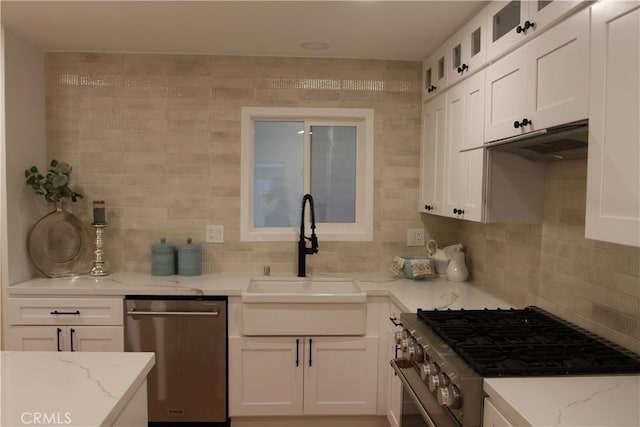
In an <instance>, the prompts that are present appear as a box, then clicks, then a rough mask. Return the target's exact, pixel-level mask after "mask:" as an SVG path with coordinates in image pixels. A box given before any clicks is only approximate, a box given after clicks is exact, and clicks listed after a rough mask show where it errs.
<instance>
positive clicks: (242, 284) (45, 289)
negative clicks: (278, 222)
mask: <svg viewBox="0 0 640 427" xmlns="http://www.w3.org/2000/svg"><path fill="white" fill-rule="evenodd" d="M252 277H256V276H252V275H246V274H224V273H218V274H215V273H214V274H204V275H201V276H166V277H160V276H151V275H149V274H145V273H124V272H123V273H114V274H112V275H109V276H104V277H91V276H78V277H72V278H57V279H46V278H39V279H33V280H29V281H26V282H22V283H19V284H16V285H12V286H9V295H10V296H12V297H16V296H30V295H31V296H33V295H49V296H124V295H227V296H230V297H234V296H240V295H241V294H242V292H243V291H244V290H245V289H246V288H247V285H248V283H249V280H251V278H252ZM277 277H279V276H270V279H276V278H277ZM281 277H285V278H291V277H293V276H281ZM314 277H321V278H336V279H345V278H347V279H354V280H356V282H357V283H358V285H359V286H360V288H361V289H362V290H363V291H364V292H366V293H367V295H369V296H387V297H389V298H390V299H391V300H392V301H393V302H394V303H395V304H396V305H397V306H398V307H399V308H400V309H401V310H403V311H405V312H415V311H416V310H417V309H418V308H424V309H433V308H452V309H456V308H469V309H471V308H485V307H487V308H496V307H512V304H509V303H508V302H507V301H504V300H502V299H500V298H497V297H495V296H493V295H491V294H489V293H487V292H486V291H483V290H482V289H479V288H477V287H475V286H473V285H471V284H470V283H464V282H449V281H447V280H446V279H445V278H435V279H433V280H426V281H414V280H408V279H404V278H401V277H398V276H394V275H392V274H385V273H377V274H356V275H352V276H347V275H316V276H314Z"/></svg>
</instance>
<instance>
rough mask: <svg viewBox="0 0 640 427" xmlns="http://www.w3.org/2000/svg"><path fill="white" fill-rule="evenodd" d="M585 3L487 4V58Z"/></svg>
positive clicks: (550, 0)
mask: <svg viewBox="0 0 640 427" xmlns="http://www.w3.org/2000/svg"><path fill="white" fill-rule="evenodd" d="M581 3H582V4H584V3H583V2H581V1H580V0H532V1H526V0H513V1H494V2H491V3H489V5H488V6H487V15H488V20H487V22H488V24H489V34H488V35H489V40H488V42H489V46H488V48H487V54H488V56H489V59H491V58H494V57H496V56H497V55H499V54H501V53H503V52H505V51H506V50H508V49H509V48H510V47H512V46H514V45H515V44H517V43H519V42H521V41H523V40H524V39H525V38H526V37H527V35H529V34H532V33H535V32H536V31H540V30H541V29H543V28H545V27H548V26H549V25H551V24H553V23H554V22H557V20H558V19H559V18H560V17H562V16H563V15H564V14H566V13H567V12H569V11H570V10H571V9H573V8H575V7H577V6H579V5H580V4H581Z"/></svg>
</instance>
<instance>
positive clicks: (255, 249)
mask: <svg viewBox="0 0 640 427" xmlns="http://www.w3.org/2000/svg"><path fill="white" fill-rule="evenodd" d="M45 64H46V102H47V150H48V153H47V155H48V157H49V158H50V159H51V158H56V159H58V160H64V161H66V162H68V163H70V164H71V165H72V166H73V173H72V184H73V186H74V187H77V189H78V190H79V191H80V192H81V193H83V194H84V195H85V198H84V199H83V200H82V201H81V202H80V203H79V204H77V205H74V206H72V207H71V210H72V211H74V213H76V214H77V215H79V216H80V217H81V218H83V219H84V220H85V221H86V222H87V223H89V222H91V201H92V200H96V199H99V200H105V201H106V204H107V216H108V218H107V220H108V222H109V227H108V228H107V230H106V234H105V236H106V242H105V252H106V257H107V259H108V260H109V261H110V263H111V270H112V271H139V272H149V271H150V247H151V245H152V244H154V243H156V242H158V241H159V239H160V238H161V237H163V236H164V237H166V238H167V239H168V240H169V241H170V242H172V243H173V244H176V245H179V244H183V243H184V241H185V239H186V238H187V237H192V238H193V239H194V241H195V242H196V243H198V244H202V245H203V258H204V263H203V272H206V273H209V272H253V273H256V274H260V273H262V267H263V265H270V266H271V271H272V272H273V273H274V274H278V273H293V272H295V271H296V268H297V258H296V244H295V243H294V242H287V243H273V242H270V243H254V242H251V243H249V242H241V241H240V233H239V225H240V224H239V217H240V162H241V158H240V109H241V107H242V106H283V107H292V106H300V107H349V108H373V109H374V114H375V123H374V127H375V150H374V152H375V186H374V188H375V190H374V191H375V202H374V209H375V212H374V241H373V242H362V243H358V242H351V243H337V242H323V241H322V240H321V241H320V252H319V253H318V254H317V255H314V256H312V257H308V258H307V259H308V271H309V272H311V273H312V272H314V271H320V272H353V271H382V270H386V268H387V265H388V264H389V262H390V260H391V259H392V257H393V255H396V254H398V253H407V252H408V251H407V247H406V229H407V228H412V227H420V226H421V220H420V216H419V215H418V213H417V209H416V200H417V194H418V187H419V182H418V176H419V168H420V164H419V152H420V145H419V144H420V143H419V141H420V118H421V113H420V110H421V90H420V88H421V64H420V63H419V62H399V61H373V60H371V61H370V60H343V59H340V60H333V59H305V58H270V57H232V56H201V55H142V54H140V55H138V54H96V53H49V54H47V55H46V60H45ZM206 224H223V225H224V227H225V230H224V231H225V233H224V237H225V242H224V243H222V244H204V242H203V241H204V230H205V225H206ZM420 249H421V248H419V249H418V251H420ZM413 250H414V251H416V249H413ZM418 253H420V252H418Z"/></svg>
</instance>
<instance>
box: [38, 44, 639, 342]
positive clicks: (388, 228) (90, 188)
mask: <svg viewBox="0 0 640 427" xmlns="http://www.w3.org/2000/svg"><path fill="white" fill-rule="evenodd" d="M46 82H47V86H46V92H47V137H48V139H47V149H48V157H49V158H57V159H58V160H64V161H67V162H69V163H70V164H71V165H72V166H73V168H74V171H73V174H72V182H73V184H74V185H75V186H76V187H77V189H78V190H79V191H80V192H82V193H83V194H85V199H84V200H82V201H81V202H80V203H79V204H78V205H76V206H73V207H72V210H73V211H74V212H75V213H76V214H78V215H79V216H80V217H82V218H83V219H85V220H86V221H87V222H90V218H91V201H92V200H95V199H103V200H105V201H106V203H107V216H108V218H107V219H108V222H109V228H108V229H107V232H106V253H107V258H108V259H109V260H110V262H111V268H112V270H129V271H140V272H148V271H149V270H150V246H151V245H152V244H153V243H155V242H157V241H158V240H159V239H160V237H162V236H165V237H167V239H168V240H170V241H171V242H173V243H174V244H181V243H182V242H184V240H185V239H186V238H187V237H189V236H191V237H193V238H194V240H195V242H196V243H200V244H203V254H204V265H203V272H246V271H250V272H253V273H255V274H261V273H262V266H263V265H270V266H271V271H272V272H273V273H274V274H279V273H287V274H289V273H294V272H295V270H296V246H295V243H293V242H287V243H279V242H276V243H273V242H272V243H255V242H251V243H249V242H241V241H240V233H239V217H240V161H241V159H240V143H239V141H240V108H241V107H242V106H287V107H289V106H304V107H353V108H374V110H375V124H374V129H375V144H376V146H375V202H374V210H375V212H374V241H373V242H366V243H358V242H351V243H337V242H322V241H320V252H319V253H318V254H317V255H314V256H312V257H308V258H307V259H308V271H309V272H311V273H313V272H314V271H315V272H344V273H348V272H369V271H386V270H387V266H388V264H389V262H390V260H391V259H392V257H393V256H394V255H397V254H410V253H422V248H418V249H412V248H407V247H406V244H405V242H406V229H407V228H414V227H420V226H422V224H423V223H424V226H425V227H426V228H427V232H428V234H429V235H431V237H433V238H435V239H436V240H437V241H438V242H439V243H440V245H441V246H446V245H448V244H451V243H457V242H461V243H463V244H464V245H465V248H466V257H467V263H468V266H469V269H470V272H471V280H472V281H473V283H474V284H476V285H477V286H480V287H483V288H486V289H488V290H489V291H491V292H494V293H496V294H498V295H501V296H503V297H504V298H506V299H507V300H509V301H511V302H512V303H514V304H520V305H526V304H536V305H539V306H541V307H543V308H545V309H547V310H549V311H551V312H554V313H556V314H559V315H561V316H562V317H565V318H567V319H569V320H571V321H574V322H576V323H577V324H579V325H581V326H583V327H586V328H588V329H590V330H592V331H594V332H596V333H598V334H601V335H603V336H605V337H608V338H610V339H612V340H613V341H615V342H617V343H619V344H621V345H624V346H626V347H628V348H631V349H633V350H635V351H637V352H640V306H639V300H640V271H639V270H640V251H639V249H638V248H631V247H625V246H620V245H614V244H607V243H602V242H597V241H593V240H588V239H585V238H584V237H583V236H584V203H585V185H586V184H585V182H586V181H585V177H586V162H585V161H582V160H577V161H568V162H562V163H550V164H548V166H547V171H546V181H545V191H546V195H545V211H544V223H543V224H541V225H508V224H489V225H482V224H476V223H471V222H466V221H457V220H453V219H447V218H440V217H435V216H429V215H423V216H422V217H421V216H420V215H419V214H417V212H416V211H417V201H416V200H417V197H418V189H419V168H420V164H419V153H420V145H419V140H420V126H421V125H420V117H421V114H420V110H421V94H420V92H421V89H420V88H421V64H420V63H417V62H395V61H372V60H343V59H305V58H267V57H225V56H196V55H144V54H140V55H137V54H83V53H50V54H47V57H46ZM205 224H223V225H224V227H225V242H224V243H223V244H204V243H203V239H204V227H205Z"/></svg>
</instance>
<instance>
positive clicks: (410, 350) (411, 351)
mask: <svg viewBox="0 0 640 427" xmlns="http://www.w3.org/2000/svg"><path fill="white" fill-rule="evenodd" d="M415 357H416V346H415V344H413V343H409V344H408V347H407V357H406V359H407V360H408V361H410V362H411V361H413V360H414V359H415Z"/></svg>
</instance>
